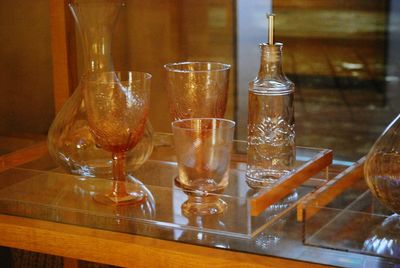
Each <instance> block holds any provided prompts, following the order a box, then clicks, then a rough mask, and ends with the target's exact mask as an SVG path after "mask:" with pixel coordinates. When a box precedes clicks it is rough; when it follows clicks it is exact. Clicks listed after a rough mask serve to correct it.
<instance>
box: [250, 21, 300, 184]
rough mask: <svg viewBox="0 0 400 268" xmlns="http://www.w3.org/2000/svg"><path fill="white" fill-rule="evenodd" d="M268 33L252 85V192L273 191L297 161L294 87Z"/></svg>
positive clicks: (278, 51)
mask: <svg viewBox="0 0 400 268" xmlns="http://www.w3.org/2000/svg"><path fill="white" fill-rule="evenodd" d="M272 18H273V17H272ZM272 25H273V24H272V23H271V17H270V24H269V27H270V29H271V27H273V26H272ZM269 33H270V34H269V42H268V43H262V44H260V49H261V63H260V69H259V72H258V75H257V77H256V78H255V79H254V80H253V81H251V82H250V83H249V102H248V105H249V106H248V125H247V131H248V138H247V170H246V182H247V184H248V185H249V186H250V187H251V188H268V187H271V186H272V185H273V184H274V183H275V182H276V181H277V180H278V179H279V178H280V177H281V176H283V175H284V174H286V173H288V172H290V171H291V170H292V169H293V166H294V163H295V159H296V146H295V121H294V103H293V101H294V84H293V83H292V82H291V81H290V80H289V79H288V78H287V77H286V76H285V74H284V73H283V70H282V47H283V45H282V44H281V43H274V42H273V38H272V33H271V31H269Z"/></svg>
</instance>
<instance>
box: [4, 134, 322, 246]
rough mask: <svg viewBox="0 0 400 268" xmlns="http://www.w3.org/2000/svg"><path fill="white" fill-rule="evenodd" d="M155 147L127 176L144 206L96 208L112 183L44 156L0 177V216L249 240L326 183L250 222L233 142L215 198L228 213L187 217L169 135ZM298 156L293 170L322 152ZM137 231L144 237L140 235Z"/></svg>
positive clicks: (300, 190) (240, 157)
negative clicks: (139, 185) (137, 185)
mask: <svg viewBox="0 0 400 268" xmlns="http://www.w3.org/2000/svg"><path fill="white" fill-rule="evenodd" d="M156 141H157V143H156V146H155V150H154V152H153V155H152V157H151V160H149V161H147V162H146V163H145V164H144V165H143V166H141V167H140V168H139V169H138V170H136V171H133V172H131V175H132V176H133V177H135V178H137V179H139V180H140V181H142V182H143V183H144V184H145V185H146V187H147V188H148V198H147V202H145V203H144V204H141V205H138V206H125V207H124V206H123V207H113V206H105V205H101V204H98V203H96V202H95V201H94V200H93V195H95V194H96V193H105V192H107V191H108V190H111V185H112V181H111V180H108V179H100V178H88V177H78V176H72V175H68V174H65V173H64V171H63V170H61V169H59V168H58V167H57V166H56V165H54V164H52V163H51V160H50V159H49V158H48V157H47V156H45V157H43V158H41V159H38V160H35V161H33V162H31V163H28V164H25V165H23V166H21V167H22V168H15V169H11V170H8V171H5V172H3V173H0V181H2V182H3V183H4V185H3V187H2V188H3V189H2V190H1V192H0V204H1V207H2V210H1V212H2V213H8V214H12V215H20V216H26V217H32V218H39V219H44V220H50V221H59V222H63V223H71V224H77V225H84V226H91V227H98V228H106V229H110V230H115V231H124V232H125V231H126V232H129V230H130V229H129V228H134V229H135V230H134V231H132V232H134V233H140V234H145V235H152V236H156V237H157V232H156V231H154V232H150V231H148V230H149V228H150V229H151V230H152V229H155V230H158V228H159V227H160V228H178V229H183V230H201V231H202V232H204V233H216V234H220V235H227V236H234V237H243V238H251V237H253V236H255V235H256V234H258V233H259V232H261V231H262V230H263V229H265V227H266V226H267V225H269V224H271V223H273V222H274V221H276V220H277V219H279V218H281V217H282V216H283V215H284V214H285V213H287V212H288V210H289V209H291V208H293V207H294V205H295V204H296V203H297V201H298V200H299V199H300V198H301V197H302V196H304V195H305V194H307V193H309V192H310V191H312V190H313V189H315V186H318V185H320V184H321V183H323V182H324V180H323V177H322V179H311V180H310V181H309V182H308V183H305V184H302V185H300V186H299V187H294V188H292V189H290V191H289V192H288V193H289V194H288V195H287V196H286V197H285V196H284V197H283V198H282V199H281V200H279V201H278V202H274V203H273V204H271V205H270V206H269V207H268V208H267V209H265V211H262V212H261V213H260V214H259V215H257V216H251V215H252V212H251V209H252V205H251V203H250V200H256V201H257V198H254V194H255V193H256V192H254V191H253V190H251V189H250V188H249V187H248V186H247V185H246V183H245V171H246V170H245V162H243V161H245V160H246V155H245V154H243V152H241V144H243V142H240V141H235V146H234V148H235V149H236V150H234V152H233V158H232V166H231V170H230V176H229V185H228V187H227V188H226V189H225V191H224V193H223V194H221V195H218V198H221V199H222V200H224V201H225V202H226V203H227V204H228V209H227V210H226V211H224V213H223V214H221V215H214V216H207V217H195V216H194V217H186V216H184V215H183V214H182V212H181V205H182V204H183V202H185V201H186V200H187V195H186V194H185V193H183V192H182V190H181V189H180V188H177V187H176V186H175V185H174V179H175V178H176V176H177V174H178V169H177V164H176V162H175V154H174V147H173V143H172V135H171V134H161V133H158V134H157V135H156ZM297 151H298V154H297V155H298V156H299V157H301V160H299V161H298V162H297V163H298V165H297V166H298V167H297V169H296V170H301V168H303V167H304V166H306V165H308V164H310V163H312V161H313V160H314V159H315V157H316V156H318V155H320V154H321V153H323V152H324V150H319V149H311V148H298V150H297ZM324 167H325V166H322V167H321V168H320V169H323V168H324ZM40 170H42V171H40ZM296 170H295V171H294V172H293V173H296ZM8 184H12V185H8ZM259 195H260V194H259ZM114 221H115V223H113V222H114ZM104 222H106V223H107V224H105V223H104ZM122 222H124V224H122ZM138 226H142V227H140V228H139V227H138ZM124 228H127V229H124ZM136 228H137V230H136ZM141 228H143V231H140V230H142V229H141Z"/></svg>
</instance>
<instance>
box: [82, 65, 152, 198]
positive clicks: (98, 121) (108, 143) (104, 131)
mask: <svg viewBox="0 0 400 268" xmlns="http://www.w3.org/2000/svg"><path fill="white" fill-rule="evenodd" d="M150 80H151V75H150V74H148V73H141V72H99V73H90V74H88V75H86V76H85V78H84V79H83V82H82V84H83V93H84V94H83V95H84V100H85V104H86V113H87V118H88V122H89V128H90V131H91V133H92V135H93V137H94V140H95V141H96V144H97V145H98V146H99V147H101V148H102V149H104V150H105V151H108V152H111V153H112V162H113V165H112V168H113V179H114V181H113V189H112V192H111V193H107V194H98V195H97V196H96V200H98V201H100V202H102V203H111V204H117V205H120V204H131V203H136V202H140V201H142V200H143V199H144V197H145V195H146V194H145V193H146V191H145V189H144V186H143V184H142V183H140V182H139V181H137V180H135V179H132V178H131V179H130V180H129V183H127V174H126V171H125V162H126V153H127V152H128V151H130V150H132V149H133V148H134V147H135V146H136V145H137V144H138V142H139V141H140V140H141V138H142V137H143V135H144V131H145V125H146V122H147V118H148V113H149V98H150Z"/></svg>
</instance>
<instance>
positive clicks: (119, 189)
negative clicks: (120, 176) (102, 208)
mask: <svg viewBox="0 0 400 268" xmlns="http://www.w3.org/2000/svg"><path fill="white" fill-rule="evenodd" d="M112 184H113V185H112V188H114V190H113V191H111V192H108V193H104V192H103V193H97V194H95V195H94V196H93V199H94V200H95V201H96V202H98V203H101V204H104V205H111V206H124V205H134V204H138V203H142V202H144V201H145V199H146V197H147V192H148V189H147V188H146V187H145V186H144V184H143V183H142V182H140V181H139V180H137V179H136V178H134V177H132V176H128V181H127V182H115V181H112Z"/></svg>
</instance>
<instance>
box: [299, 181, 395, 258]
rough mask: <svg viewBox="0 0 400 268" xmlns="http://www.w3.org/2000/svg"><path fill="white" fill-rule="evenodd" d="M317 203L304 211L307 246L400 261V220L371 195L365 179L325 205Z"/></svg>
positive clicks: (307, 206) (314, 200)
mask: <svg viewBox="0 0 400 268" xmlns="http://www.w3.org/2000/svg"><path fill="white" fill-rule="evenodd" d="M332 187H335V186H332ZM318 200H319V199H318V196H315V197H314V199H313V201H312V202H310V205H306V206H305V209H304V218H305V219H306V221H305V222H304V242H305V244H306V245H311V246H317V247H323V248H330V249H337V250H343V251H346V252H348V251H350V252H356V253H362V254H368V255H374V256H382V257H389V258H394V259H400V255H399V251H398V249H399V241H400V240H399V238H400V237H399V235H398V234H399V226H400V225H399V223H400V218H399V216H398V215H396V214H394V213H393V212H391V211H390V210H388V209H386V208H385V207H383V206H382V205H381V204H380V203H379V201H378V200H377V199H375V198H374V197H373V196H372V194H371V192H370V191H369V190H368V188H367V186H366V184H365V182H364V179H363V178H360V179H359V180H358V181H357V182H355V183H354V184H353V185H351V186H350V187H348V188H347V189H346V190H344V191H343V192H342V193H341V194H339V195H338V196H336V198H335V199H334V200H332V201H331V202H330V203H329V204H327V205H326V206H323V207H322V206H319V205H318Z"/></svg>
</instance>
